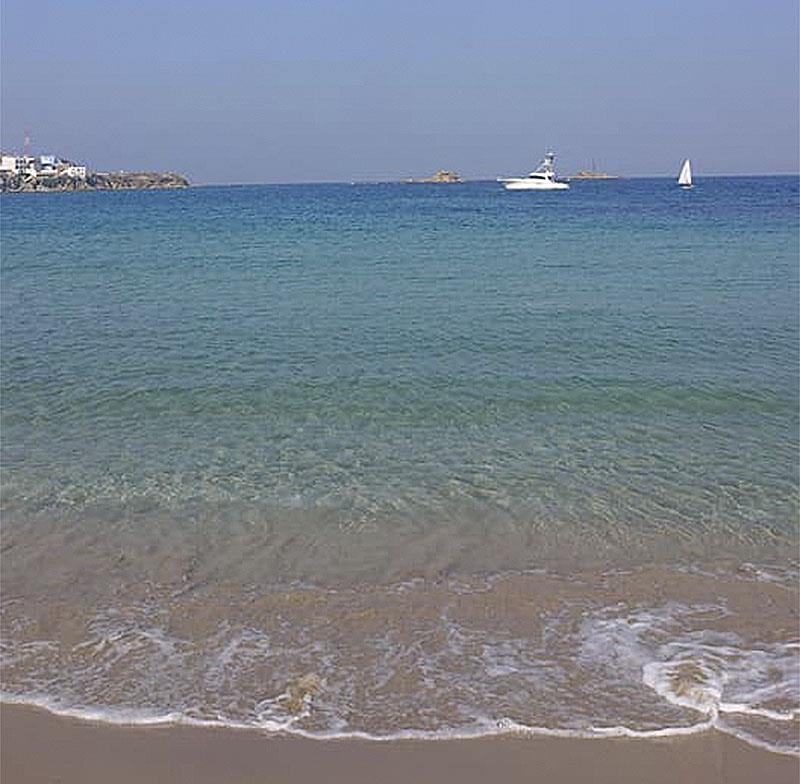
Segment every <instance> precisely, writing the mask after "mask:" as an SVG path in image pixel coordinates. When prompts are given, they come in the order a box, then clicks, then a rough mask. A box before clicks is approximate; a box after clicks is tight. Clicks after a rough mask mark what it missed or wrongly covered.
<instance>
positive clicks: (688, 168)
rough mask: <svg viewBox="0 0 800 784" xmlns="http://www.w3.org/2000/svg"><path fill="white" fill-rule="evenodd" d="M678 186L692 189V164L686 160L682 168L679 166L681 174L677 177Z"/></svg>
mask: <svg viewBox="0 0 800 784" xmlns="http://www.w3.org/2000/svg"><path fill="white" fill-rule="evenodd" d="M678 185H680V186H681V188H691V187H692V164H691V162H690V161H689V159H688V158H687V159H686V160H685V161H684V162H683V166H681V173H680V174H679V175H678Z"/></svg>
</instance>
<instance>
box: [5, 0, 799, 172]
mask: <svg viewBox="0 0 800 784" xmlns="http://www.w3.org/2000/svg"><path fill="white" fill-rule="evenodd" d="M799 24H800V22H799V20H798V3H797V1H796V0H604V2H597V1H596V0H575V2H570V1H569V0H559V1H558V2H552V0H549V1H548V2H539V0H521V1H520V2H511V1H510V0H493V1H492V2H490V1H488V0H487V1H486V2H476V1H475V0H424V1H421V0H389V1H384V0H328V1H327V2H323V1H322V0H292V1H289V0H286V1H285V2H272V1H271V0H259V1H255V0H229V1H228V2H209V1H208V0H158V1H156V0H137V2H129V1H128V0H116V1H112V2H110V1H109V0H71V2H63V0H58V1H55V0H3V3H2V10H1V11H0V46H1V47H2V48H0V65H1V66H2V68H1V69H0V110H1V111H0V145H1V146H2V149H3V150H4V151H14V152H19V151H21V148H22V144H23V137H24V133H25V131H26V130H27V131H28V132H29V134H30V138H31V150H32V151H33V152H34V153H36V154H44V153H50V152H53V153H55V154H57V155H60V156H62V157H65V158H69V159H71V160H74V161H76V162H81V163H86V164H87V165H88V166H89V167H90V168H91V169H94V170H98V171H108V170H115V171H116V170H128V171H131V170H159V171H178V172H182V173H184V174H186V175H187V176H188V177H189V178H190V179H191V181H192V182H193V183H198V184H201V183H233V182H235V183H268V182H323V181H340V182H341V181H345V182H348V181H361V180H386V179H397V178H403V177H408V176H422V175H426V174H430V173H432V172H434V171H436V170H437V169H441V168H444V169H453V170H455V171H458V172H459V173H460V174H461V175H462V176H464V177H468V178H492V177H496V176H500V175H507V174H521V173H524V172H526V171H528V170H529V169H531V168H532V167H533V166H534V165H535V164H536V163H537V162H538V160H539V159H540V158H541V156H542V153H543V152H544V151H545V148H547V147H552V148H553V149H554V150H555V151H556V155H557V159H556V167H557V170H558V171H559V172H560V173H565V174H566V173H570V172H573V171H575V170H576V169H578V168H586V167H588V165H590V164H591V162H592V160H594V161H595V162H596V165H597V166H598V168H600V167H602V168H604V169H605V170H607V171H610V172H614V173H619V174H623V175H628V176H648V175H657V176H660V175H669V176H676V175H677V171H678V169H679V167H680V162H681V159H682V158H684V157H691V159H692V165H693V168H694V170H695V173H696V175H698V176H702V175H703V174H707V175H712V174H770V173H796V172H798V170H800V160H799V157H800V153H799V152H798V136H799V134H800V129H799V128H798V117H799V116H800V107H799V106H798V95H799V94H800V77H799V75H798V67H799V66H798V63H799V61H800V57H799V55H800V53H799V52H798V26H799Z"/></svg>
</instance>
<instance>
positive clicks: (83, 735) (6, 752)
mask: <svg viewBox="0 0 800 784" xmlns="http://www.w3.org/2000/svg"><path fill="white" fill-rule="evenodd" d="M0 742H1V743H2V750H3V754H2V757H1V759H0V777H1V778H2V780H3V782H4V784H25V783H26V782H41V781H58V782H59V784H72V783H73V782H75V784H78V782H80V783H81V784H93V783H94V782H96V783H97V784H99V783H100V782H107V781H112V780H113V781H115V782H119V784H127V783H128V782H130V784H133V782H141V781H149V782H162V781H163V782H167V781H170V782H176V783H179V782H195V783H196V784H204V783H205V782H208V783H209V784H210V783H211V782H219V781H235V782H241V783H242V784H247V783H249V782H253V783H255V782H259V784H261V783H263V782H264V781H269V782H270V784H281V783H282V782H292V783H293V784H296V782H305V781H320V782H322V781H325V782H331V783H332V784H334V783H335V782H349V783H351V784H358V783H359V782H363V783H364V784H366V783H367V782H374V781H381V782H382V784H393V782H398V783H399V782H408V781H417V782H442V781H458V782H460V784H473V783H474V784H478V782H485V781H487V780H489V779H495V780H497V781H503V782H515V781H531V780H534V781H558V782H564V783H565V784H569V782H585V781H592V782H595V784H603V783H604V782H607V783H608V784H612V782H613V784H625V782H630V783H631V784H633V782H641V781H647V782H648V783H649V784H659V782H664V784H667V782H675V781H681V782H698V783H699V782H705V783H708V784H713V783H714V782H719V784H722V783H723V782H725V784H737V783H738V782H742V784H744V782H750V781H756V780H758V781H761V782H765V783H766V784H783V782H787V784H789V782H792V783H794V782H796V781H797V777H798V773H800V758H797V757H794V756H789V755H783V754H775V753H771V752H768V751H763V750H761V749H757V748H754V747H752V746H749V745H747V744H746V743H744V742H742V741H739V740H737V739H735V738H732V737H730V736H727V735H723V734H722V733H720V732H717V731H715V730H709V731H707V732H702V733H697V734H695V735H691V736H684V737H671V738H664V739H653V740H641V739H586V740H583V739H573V738H546V737H536V738H530V737H514V736H505V737H489V738H476V739H472V740H438V741H425V740H397V741H385V742H375V741H368V740H313V739H307V738H300V737H292V736H287V735H268V734H265V733H263V732H260V731H257V730H235V729H226V728H204V727H187V726H185V725H166V726H161V727H152V726H150V727H144V726H130V725H127V726H126V725H108V724H101V723H96V722H91V721H81V720H78V719H72V718H67V717H63V716H58V715H55V714H52V713H50V712H48V711H46V710H43V709H40V708H34V707H29V706H24V705H14V704H9V703H0Z"/></svg>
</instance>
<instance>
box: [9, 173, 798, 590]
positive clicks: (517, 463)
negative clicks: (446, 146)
mask: <svg viewBox="0 0 800 784" xmlns="http://www.w3.org/2000/svg"><path fill="white" fill-rule="evenodd" d="M797 191H798V188H797V181H796V180H795V179H794V178H757V179H745V178H737V179H712V180H706V181H704V182H703V183H702V185H701V186H700V185H698V187H697V188H695V189H693V190H692V191H690V192H683V191H681V190H679V189H677V188H675V187H673V183H672V182H669V181H665V180H632V181H619V182H613V183H581V184H576V185H574V186H573V188H572V189H571V191H570V192H569V193H566V194H561V193H559V194H543V195H538V196H537V195H533V196H532V195H531V194H522V195H520V194H509V193H506V192H504V191H502V190H498V187H497V186H496V185H495V184H493V183H492V184H481V183H478V184H469V185H463V186H458V187H456V188H436V187H430V186H418V187H408V186H401V185H362V186H346V185H342V186H338V185H322V186H313V185H309V186H283V187H281V186H273V187H236V188H202V189H195V190H190V191H187V192H161V193H142V192H138V193H127V194H116V193H115V194H104V193H86V194H78V195H74V196H69V197H65V196H64V195H63V194H54V195H44V196H42V195H39V196H36V197H33V198H31V197H27V196H23V197H17V198H8V199H5V200H4V202H3V270H2V306H3V335H2V352H3V374H2V376H3V378H2V383H3V387H2V393H3V412H2V413H3V420H2V425H3V464H4V481H3V493H4V508H5V510H6V513H7V514H13V515H14V517H16V516H17V515H21V516H25V515H28V514H30V513H32V512H36V513H39V512H44V511H46V512H47V513H48V514H49V515H52V516H56V517H57V516H61V515H68V514H70V513H74V512H76V511H77V512H84V513H86V514H89V515H95V514H97V515H100V516H104V517H108V516H113V517H115V518H117V517H127V516H131V515H137V514H150V515H153V514H159V515H161V514H163V515H166V516H173V517H174V518H175V519H176V520H179V519H182V518H184V517H187V516H189V517H192V518H197V517H198V516H201V517H202V516H204V515H205V514H206V513H209V512H210V510H212V509H213V512H214V514H215V515H220V514H221V515H223V516H225V515H230V516H231V517H232V518H233V519H236V518H237V516H241V515H242V514H254V513H255V514H257V513H260V512H263V511H269V512H270V513H271V514H273V515H278V516H280V512H281V510H292V512H296V511H297V510H301V511H302V510H307V511H309V512H310V513H312V514H313V515H318V514H320V513H324V514H325V515H326V520H325V522H324V523H320V524H319V525H321V526H323V528H324V526H326V525H327V526H328V527H329V528H332V529H334V530H337V531H338V529H339V528H341V527H346V528H348V529H352V528H355V529H358V530H364V531H367V532H368V533H370V534H371V535H373V536H376V537H378V538H379V537H380V536H381V533H382V532H381V529H382V528H385V527H394V529H395V530H396V531H397V530H402V531H404V532H405V533H407V535H408V537H410V538H413V537H414V536H415V535H416V534H419V533H420V532H421V531H426V530H428V529H430V528H432V527H435V526H436V525H437V524H439V522H440V521H441V518H446V519H447V520H448V521H450V522H449V523H448V525H450V527H451V528H453V529H455V530H454V531H453V535H455V536H457V535H458V530H457V529H458V523H457V521H456V522H453V521H451V520H450V518H451V517H452V516H453V515H455V516H456V517H458V518H464V517H465V516H467V517H469V516H470V514H471V513H470V510H471V509H473V508H475V509H476V510H477V511H476V512H475V514H476V515H477V516H478V517H485V516H486V515H487V514H488V515H489V516H496V517H499V518H502V519H503V520H504V521H505V524H506V525H508V526H511V527H513V528H514V529H515V531H517V532H519V534H520V536H522V537H524V536H525V535H527V533H528V532H529V531H536V532H543V533H545V534H546V529H547V526H548V525H551V524H552V525H558V526H559V527H560V528H561V529H563V530H566V531H567V532H569V527H570V526H572V527H574V528H575V529H580V531H581V533H582V535H583V534H589V535H591V534H593V533H595V532H599V534H600V535H602V536H606V537H607V536H614V537H617V538H620V539H621V540H622V541H624V542H627V541H628V539H630V538H632V539H637V538H640V537H642V536H644V535H647V534H653V533H658V534H666V536H667V538H669V535H670V531H674V530H675V529H680V530H681V531H682V532H684V533H685V534H686V535H687V536H692V535H694V534H698V535H699V534H703V535H715V534H716V533H718V532H719V531H722V532H723V533H724V535H725V536H733V537H737V538H741V539H744V540H746V541H755V542H760V541H762V540H765V539H770V540H771V539H772V537H774V536H777V537H787V536H788V537H792V536H794V534H795V531H796V520H797V470H796V453H797V447H798V415H797V411H798V389H797V378H798V353H797V346H798V264H797V260H798V232H797V206H798V195H797ZM204 507H207V508H204ZM293 524H294V523H293ZM297 525H300V526H302V525H303V522H302V515H301V516H300V522H298V523H297ZM465 527H467V524H466V523H465ZM326 535H327V533H326V531H325V530H319V531H317V532H316V533H315V537H324V536H326ZM330 535H331V536H335V533H331V534H330ZM520 555H521V554H520V553H519V552H518V550H517V549H516V548H515V552H513V553H509V554H508V557H509V565H511V566H519V565H521V560H520ZM502 560H503V558H502V557H500V558H499V561H501V562H502ZM522 560H525V559H522ZM528 561H529V562H530V563H528V564H527V565H533V564H534V562H535V557H531V558H529V559H528ZM326 569H333V570H334V571H335V565H331V564H328V565H327V566H326ZM306 576H308V575H306Z"/></svg>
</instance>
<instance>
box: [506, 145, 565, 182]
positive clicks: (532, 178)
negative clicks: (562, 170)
mask: <svg viewBox="0 0 800 784" xmlns="http://www.w3.org/2000/svg"><path fill="white" fill-rule="evenodd" d="M555 159H556V154H555V153H554V152H553V151H552V150H548V151H547V152H546V153H545V155H544V160H543V161H542V162H541V163H540V164H539V166H538V167H537V168H535V169H534V170H533V171H532V172H531V173H530V174H528V175H527V176H525V177H498V178H497V181H498V182H502V183H503V185H504V187H505V189H506V190H508V191H565V190H567V189H568V188H569V185H567V183H565V182H559V181H558V180H556V174H555V167H554V165H553V162H554V161H555Z"/></svg>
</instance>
